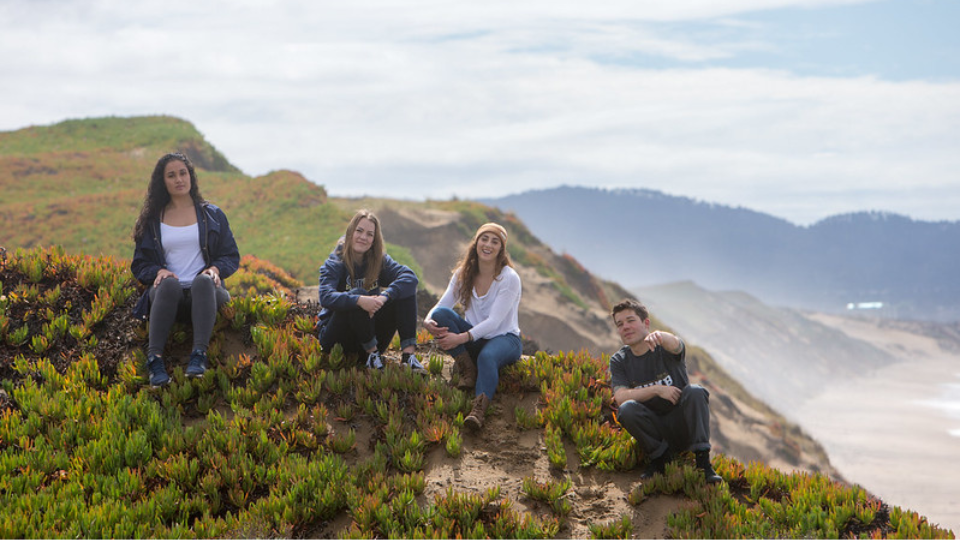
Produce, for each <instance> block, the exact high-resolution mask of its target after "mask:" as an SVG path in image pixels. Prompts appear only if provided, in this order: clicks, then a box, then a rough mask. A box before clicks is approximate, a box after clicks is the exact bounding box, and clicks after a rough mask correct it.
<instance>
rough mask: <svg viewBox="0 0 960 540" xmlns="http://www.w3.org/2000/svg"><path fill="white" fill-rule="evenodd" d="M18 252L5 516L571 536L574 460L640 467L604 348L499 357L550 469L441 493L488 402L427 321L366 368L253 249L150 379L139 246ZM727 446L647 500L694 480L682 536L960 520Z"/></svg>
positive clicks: (3, 313)
mask: <svg viewBox="0 0 960 540" xmlns="http://www.w3.org/2000/svg"><path fill="white" fill-rule="evenodd" d="M0 264H2V266H0V388H2V393H0V537H39V536H42V537H68V536H69V537H77V536H82V537H135V536H136V537H139V536H152V537H180V536H187V537H225V536H229V537H250V536H258V537H262V536H287V537H290V536H311V535H315V534H316V533H317V531H321V530H326V529H325V527H326V526H327V525H328V524H330V523H333V522H337V523H341V524H342V526H341V527H340V528H339V529H338V530H336V531H334V532H333V534H336V535H339V536H341V537H347V538H360V537H363V538H369V537H384V536H387V537H408V538H412V537H426V538H453V537H458V536H460V537H511V538H521V537H522V538H527V537H530V538H549V537H563V536H568V535H569V528H568V519H569V516H570V515H571V512H572V511H574V510H575V509H574V508H572V507H571V504H570V502H569V500H568V495H569V493H570V490H571V489H573V488H574V487H575V486H574V482H575V479H574V478H573V477H571V476H570V475H569V473H568V471H569V463H568V461H570V460H575V461H576V462H577V466H578V467H579V468H581V469H589V468H596V469H598V470H604V471H623V474H625V475H634V476H638V473H637V468H638V467H639V464H640V460H641V458H642V456H641V455H640V451H639V449H638V448H637V447H636V445H635V443H634V441H633V439H632V438H631V437H630V436H629V435H628V434H626V433H625V432H624V431H622V430H621V429H620V428H619V427H618V426H617V424H616V421H615V411H614V409H613V408H612V407H611V399H612V395H611V391H610V388H609V386H608V384H607V381H606V361H607V360H606V358H597V357H591V356H589V355H586V354H584V353H561V354H546V353H538V354H536V355H534V356H530V357H526V358H524V359H523V360H522V361H521V362H520V363H518V364H516V365H514V366H512V367H510V368H508V369H507V370H505V371H504V373H503V377H502V378H501V384H500V388H499V392H500V393H501V394H503V395H510V394H517V393H529V394H535V395H536V396H537V400H536V407H535V410H534V411H533V412H531V411H528V410H525V409H524V408H522V407H517V408H516V409H515V410H507V411H503V416H506V417H508V420H509V421H510V422H514V423H515V425H516V426H518V428H520V429H524V430H532V431H533V432H535V433H537V434H538V437H539V438H540V440H541V441H542V447H543V452H544V453H546V454H547V457H548V460H549V463H550V466H551V472H552V473H553V478H536V477H534V476H530V477H527V478H524V480H523V489H522V493H521V495H520V497H518V498H517V499H512V498H511V497H510V496H508V495H507V494H505V493H503V492H502V491H501V490H500V489H497V488H488V489H483V490H474V491H473V492H463V491H458V490H457V489H454V488H452V487H451V488H448V489H446V490H445V491H443V492H440V493H437V494H435V495H434V496H433V497H427V496H426V495H425V491H426V490H425V487H426V486H425V477H426V474H427V472H428V466H429V465H428V463H429V459H428V458H429V457H430V455H431V453H443V454H445V455H446V456H449V458H451V459H460V456H461V453H462V451H463V448H464V444H465V443H464V438H463V433H462V432H463V418H464V415H465V414H466V413H467V412H468V410H469V407H470V401H471V400H470V397H471V396H469V395H468V394H465V393H464V392H461V391H460V390H457V389H456V388H454V387H453V386H451V385H450V384H449V382H448V381H447V380H446V378H444V376H443V375H442V373H443V366H444V363H443V359H441V358H439V357H438V356H437V355H436V354H433V353H431V352H429V351H431V350H433V349H432V348H431V347H430V345H429V343H426V340H427V337H428V336H427V335H425V334H421V337H420V339H421V341H422V342H423V343H422V344H421V345H422V346H423V349H424V350H425V351H427V353H426V354H427V356H428V358H427V362H426V364H427V365H428V367H429V370H428V371H429V373H428V375H426V376H424V375H421V374H417V373H413V372H411V371H409V370H404V369H401V368H400V367H399V366H396V365H390V366H388V368H387V369H385V370H383V371H367V370H363V369H358V368H357V366H356V363H355V361H354V360H353V359H352V358H349V357H345V356H344V355H343V354H342V353H341V352H340V351H339V350H334V351H331V352H323V351H321V350H320V349H319V346H318V344H317V340H316V339H315V338H314V337H313V335H312V328H313V316H312V314H310V313H307V312H304V311H303V310H302V309H300V308H299V307H298V306H297V305H296V304H295V303H292V302H291V301H290V300H288V299H287V296H286V294H284V292H285V291H286V290H287V289H289V288H290V287H292V286H295V285H296V283H295V282H294V281H292V280H289V278H288V277H287V276H285V275H284V273H283V271H282V270H280V269H277V268H275V267H273V266H272V265H270V264H269V263H266V262H263V261H258V260H256V259H253V258H250V259H245V261H244V265H243V269H242V270H241V272H240V273H239V275H238V276H237V277H236V278H234V279H232V280H231V281H232V282H233V283H232V284H231V287H232V292H233V293H234V299H233V300H232V301H231V303H230V304H229V305H228V306H227V307H226V308H225V309H224V310H223V311H222V312H221V314H220V316H219V318H218V322H217V330H216V332H215V336H216V337H215V339H214V341H213V342H212V343H211V348H210V360H211V369H210V371H209V372H208V374H207V375H206V376H205V377H203V378H202V379H187V378H185V377H184V376H183V366H182V365H180V364H177V363H175V362H174V363H173V364H172V365H171V368H172V372H173V382H172V383H171V384H170V386H169V387H167V388H164V389H160V390H150V389H148V388H147V387H146V385H145V380H146V376H145V373H144V372H143V369H142V364H143V359H144V358H143V344H144V340H145V337H146V330H145V327H144V325H143V323H140V322H137V321H133V320H131V319H130V317H129V312H130V306H131V303H132V302H134V301H135V299H136V297H137V295H138V294H139V289H138V286H137V284H136V283H134V282H133V280H132V278H131V277H130V274H129V271H128V270H127V268H128V263H127V262H126V261H122V260H114V259H109V258H91V257H82V256H73V255H67V254H65V253H64V252H63V250H61V249H58V248H52V249H39V248H38V249H32V250H28V251H25V250H17V251H15V252H13V253H6V254H5V256H4V257H3V259H2V262H0ZM188 334H189V331H188V330H187V329H186V327H178V328H177V329H176V331H175V332H174V335H173V338H172V341H173V343H172V345H171V347H173V348H174V349H176V348H178V347H179V348H185V347H188V344H187V343H186V342H187V337H188ZM228 351H234V352H228ZM237 351H239V352H237ZM360 424H364V425H369V426H372V430H371V433H373V435H372V436H371V437H370V438H369V440H362V441H361V440H359V439H358V432H357V429H356V427H355V426H357V425H360ZM359 445H365V446H367V448H363V449H362V450H364V451H363V452H360V451H359V450H361V449H360V448H358V446H359ZM571 448H572V449H574V450H573V452H574V454H575V455H570V450H569V449H571ZM714 463H715V466H716V469H717V472H718V473H719V474H720V475H722V476H723V478H724V480H725V482H724V483H723V484H721V485H719V486H707V485H705V484H704V482H703V480H702V478H701V477H700V475H699V473H698V472H697V470H696V469H695V468H694V467H693V463H692V459H691V458H690V457H688V456H686V457H683V458H681V459H680V460H678V461H676V462H674V463H671V464H670V465H669V466H668V468H667V473H666V474H665V475H663V476H662V477H659V478H657V479H656V480H655V481H652V482H648V483H645V484H644V485H639V484H638V485H637V486H636V488H634V489H633V491H631V492H630V494H629V502H630V504H633V505H639V506H640V507H643V505H644V504H647V502H648V501H650V500H652V499H654V498H657V497H662V496H673V497H680V498H682V500H683V502H682V503H681V505H680V508H679V510H678V511H677V512H674V513H672V514H671V515H670V516H669V517H668V519H667V523H665V524H664V527H665V531H666V534H668V535H669V536H672V537H731V538H732V537H781V536H782V537H801V536H802V537H826V538H836V537H890V538H893V537H907V538H911V537H943V538H949V537H952V536H953V535H952V533H951V532H950V531H945V530H942V529H939V528H937V527H935V526H933V525H931V524H929V523H928V522H927V520H926V519H925V518H923V517H922V516H919V515H917V514H916V513H913V512H909V511H904V510H902V509H900V508H896V507H890V506H888V505H886V504H884V503H883V502H882V501H879V500H877V499H875V498H873V497H872V496H870V495H869V494H868V493H866V492H865V491H864V490H863V489H861V488H859V487H858V486H848V485H844V484H840V483H837V482H834V481H831V480H830V479H828V478H826V477H824V476H821V475H809V474H786V473H783V472H781V471H778V470H775V469H771V468H768V467H766V466H764V465H762V464H757V463H751V464H747V465H744V464H742V463H740V462H737V461H735V460H733V459H730V458H728V457H726V456H723V455H719V456H716V457H715V459H714ZM519 499H523V500H519ZM526 501H537V502H538V503H542V504H540V505H539V506H536V511H527V510H525V509H524V506H525V505H524V504H522V503H524V502H526ZM589 531H590V534H592V535H594V536H596V537H629V536H631V535H632V534H633V524H632V523H631V519H630V516H629V515H626V514H625V515H623V516H621V517H620V518H619V519H616V520H612V521H606V522H601V523H591V524H590V525H589Z"/></svg>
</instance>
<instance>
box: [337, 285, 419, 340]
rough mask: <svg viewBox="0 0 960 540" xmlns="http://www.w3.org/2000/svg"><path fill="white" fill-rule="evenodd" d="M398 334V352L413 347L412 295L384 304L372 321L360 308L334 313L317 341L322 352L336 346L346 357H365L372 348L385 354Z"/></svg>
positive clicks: (414, 312)
mask: <svg viewBox="0 0 960 540" xmlns="http://www.w3.org/2000/svg"><path fill="white" fill-rule="evenodd" d="M361 294H364V293H362V292H361ZM398 332H399V334H400V348H401V349H403V348H404V347H409V346H411V345H416V344H417V296H416V295H413V296H409V297H407V298H397V299H395V300H388V301H387V303H386V304H384V305H383V307H382V308H380V310H379V311H377V313H376V314H375V315H374V316H373V317H372V318H371V317H370V314H369V313H367V312H366V311H364V310H363V309H361V308H360V307H354V308H351V309H344V310H340V311H334V312H333V314H332V315H331V316H330V318H329V319H327V320H326V321H325V322H324V323H323V326H321V327H320V331H319V332H318V337H319V338H320V346H321V347H323V350H325V351H329V350H330V349H332V348H333V346H334V345H336V344H337V343H339V344H340V346H341V347H343V352H344V353H346V354H365V353H366V352H367V351H368V350H370V349H374V348H375V349H377V350H378V351H380V352H383V351H385V350H387V347H389V346H390V342H391V341H393V335H394V334H396V333H398Z"/></svg>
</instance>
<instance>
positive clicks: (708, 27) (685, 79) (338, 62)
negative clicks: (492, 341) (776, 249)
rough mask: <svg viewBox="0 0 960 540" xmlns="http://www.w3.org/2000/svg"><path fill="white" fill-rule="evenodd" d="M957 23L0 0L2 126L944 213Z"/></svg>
mask: <svg viewBox="0 0 960 540" xmlns="http://www.w3.org/2000/svg"><path fill="white" fill-rule="evenodd" d="M958 22H960V2H957V1H956V0H880V1H866V0H671V1H666V0H660V1H651V0H606V1H593V2H587V1H583V0H580V1H569V0H535V1H525V0H510V1H505V0H488V1H484V2H476V1H472V0H471V1H461V0H445V1H442V2H438V1H429V0H404V1H403V2H396V1H378V0H351V1H350V2H332V1H328V0H303V1H252V0H229V1H226V0H204V1H199V2H198V1H194V0H191V1H186V2H184V1H179V0H176V1H157V0H138V1H136V2H130V1H128V0H97V1H93V0H2V1H0V73H2V74H3V76H2V77H0V97H2V99H0V131H9V130H16V129H20V128H23V127H27V126H33V125H48V124H52V123H56V122H59V121H62V120H65V119H72V118H85V117H97V116H139V115H155V114H164V115H172V116H177V117H180V118H183V119H186V120H188V121H190V122H192V123H193V124H194V125H195V126H196V127H197V129H198V130H199V131H200V132H201V133H203V135H204V136H205V137H206V138H207V140H208V141H209V142H211V143H212V144H213V145H214V146H216V147H217V148H218V149H219V150H220V151H221V152H223V153H224V154H225V155H226V157H227V159H229V160H230V161H231V162H232V163H233V164H235V165H236V166H238V167H239V168H240V169H241V170H243V172H245V173H246V174H249V175H253V176H259V175H263V174H266V173H268V172H270V171H273V170H277V169H291V170H295V171H297V172H300V173H301V174H303V175H304V176H306V177H307V178H308V179H310V180H311V181H314V182H317V183H318V184H321V185H323V186H325V187H326V189H327V191H328V193H330V194H331V195H333V196H360V195H371V196H378V197H391V198H404V199H416V200H422V199H427V198H429V199H448V198H450V197H454V196H456V197H459V198H474V197H477V198H479V197H500V196H505V195H509V194H513V193H518V192H522V191H526V190H531V189H543V188H550V187H555V186H559V185H583V186H599V187H607V188H645V189H655V190H659V191H663V192H665V193H668V194H671V195H680V196H686V197H691V198H694V199H697V200H701V201H706V202H711V203H719V204H724V205H730V206H740V207H745V208H749V209H752V210H757V211H760V212H765V213H768V214H771V215H774V216H777V217H781V218H784V219H787V220H789V221H791V222H794V223H796V224H799V225H808V224H811V223H814V222H816V221H818V220H820V219H823V218H825V217H828V216H831V215H835V214H840V213H847V212H855V211H864V210H878V211H887V212H895V213H898V214H903V215H906V216H909V217H912V218H914V219H920V220H950V221H956V220H960V151H958V150H960V148H958V146H960V145H958V143H960V37H958V36H960V33H958V32H956V31H954V30H955V27H956V25H957V23H958ZM145 174H147V172H145Z"/></svg>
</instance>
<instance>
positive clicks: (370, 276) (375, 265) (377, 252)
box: [340, 208, 383, 290]
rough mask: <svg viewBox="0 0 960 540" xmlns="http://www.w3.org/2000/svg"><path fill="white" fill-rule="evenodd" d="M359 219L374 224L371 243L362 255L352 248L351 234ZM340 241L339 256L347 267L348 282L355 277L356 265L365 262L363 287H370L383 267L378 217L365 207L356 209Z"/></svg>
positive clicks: (354, 230)
mask: <svg viewBox="0 0 960 540" xmlns="http://www.w3.org/2000/svg"><path fill="white" fill-rule="evenodd" d="M361 219H369V220H370V221H372V222H373V225H374V232H373V245H372V246H370V249H368V250H367V251H366V252H365V253H364V254H363V255H359V254H357V252H356V251H354V250H353V234H354V233H355V232H356V230H357V226H358V225H360V220H361ZM340 242H341V243H340V258H341V259H342V260H343V264H344V265H345V266H346V267H347V275H349V276H350V282H351V283H353V282H354V281H355V280H356V279H357V276H355V275H353V273H354V271H355V269H356V267H357V266H360V264H362V263H364V262H365V263H366V265H367V271H366V273H365V274H364V276H363V288H364V289H367V290H369V289H372V288H373V287H374V285H376V283H377V279H379V277H380V269H381V268H382V267H383V233H382V232H381V230H380V218H378V217H377V215H376V214H374V213H373V212H371V211H370V210H367V209H365V208H364V209H360V210H357V213H356V214H355V215H354V216H353V219H351V220H350V223H349V224H347V231H346V232H345V233H344V234H343V239H342V240H341V241H340ZM351 286H352V285H351Z"/></svg>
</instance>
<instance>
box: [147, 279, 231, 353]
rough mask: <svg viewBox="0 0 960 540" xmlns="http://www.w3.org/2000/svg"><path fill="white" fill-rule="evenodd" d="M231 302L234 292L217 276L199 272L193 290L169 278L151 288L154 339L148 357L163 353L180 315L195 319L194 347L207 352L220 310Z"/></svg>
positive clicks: (152, 332)
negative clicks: (216, 281)
mask: <svg viewBox="0 0 960 540" xmlns="http://www.w3.org/2000/svg"><path fill="white" fill-rule="evenodd" d="M228 301H230V293H229V292H227V290H226V289H224V288H223V287H222V286H220V287H218V286H216V285H214V284H213V278H211V277H210V276H208V275H206V274H199V275H198V276H197V277H195V278H194V279H193V285H192V286H191V287H190V289H184V288H182V287H181V286H180V281H179V280H176V279H174V278H167V279H165V280H163V281H161V282H160V285H158V286H156V287H150V342H149V344H148V345H147V356H148V357H149V356H150V355H157V356H162V355H163V349H164V347H166V345H167V338H169V337H170V330H171V329H172V328H173V323H174V322H176V320H177V318H178V316H179V317H180V318H181V319H185V318H186V317H187V316H189V317H190V319H191V320H192V321H193V350H197V349H199V350H201V351H204V352H206V350H207V346H208V345H209V344H210V337H211V336H212V335H213V324H214V323H215V322H217V310H218V309H220V306H222V305H223V304H226V303H227V302H228Z"/></svg>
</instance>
